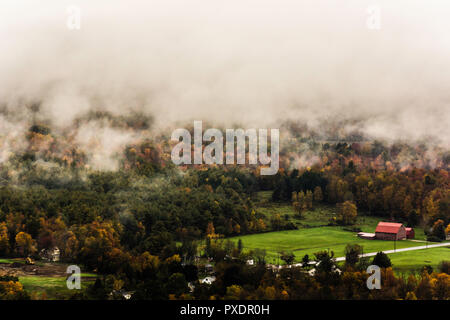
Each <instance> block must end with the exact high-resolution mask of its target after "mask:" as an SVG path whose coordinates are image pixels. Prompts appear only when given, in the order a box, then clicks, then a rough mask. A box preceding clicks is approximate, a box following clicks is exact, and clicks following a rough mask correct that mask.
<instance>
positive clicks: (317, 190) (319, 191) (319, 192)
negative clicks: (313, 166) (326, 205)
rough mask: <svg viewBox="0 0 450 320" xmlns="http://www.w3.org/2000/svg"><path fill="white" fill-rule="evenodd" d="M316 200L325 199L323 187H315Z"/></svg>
mask: <svg viewBox="0 0 450 320" xmlns="http://www.w3.org/2000/svg"><path fill="white" fill-rule="evenodd" d="M314 201H316V202H322V201H323V193H322V188H321V187H319V186H317V187H315V188H314Z"/></svg>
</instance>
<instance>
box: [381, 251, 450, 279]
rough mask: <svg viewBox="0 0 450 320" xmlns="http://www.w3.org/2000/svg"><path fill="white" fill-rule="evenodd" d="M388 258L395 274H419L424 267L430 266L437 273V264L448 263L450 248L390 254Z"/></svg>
mask: <svg viewBox="0 0 450 320" xmlns="http://www.w3.org/2000/svg"><path fill="white" fill-rule="evenodd" d="M389 258H390V259H391V262H392V267H393V269H394V270H395V271H396V272H397V273H410V272H415V273H419V272H420V270H421V269H422V267H423V266H424V265H430V266H431V267H433V270H434V271H438V265H439V262H441V261H442V260H448V261H450V247H442V248H432V249H424V250H414V251H407V252H398V253H392V254H389Z"/></svg>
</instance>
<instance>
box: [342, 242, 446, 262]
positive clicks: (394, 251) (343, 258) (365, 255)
mask: <svg viewBox="0 0 450 320" xmlns="http://www.w3.org/2000/svg"><path fill="white" fill-rule="evenodd" d="M447 246H450V242H444V243H437V244H429V245H425V246H418V247H410V248H403V249H396V250H386V251H383V252H384V253H386V254H388V253H397V252H404V251H412V250H422V249H430V248H438V247H447ZM377 253H378V252H370V253H364V254H362V255H360V257H373V256H375V255H376V254H377ZM336 261H345V257H339V258H336Z"/></svg>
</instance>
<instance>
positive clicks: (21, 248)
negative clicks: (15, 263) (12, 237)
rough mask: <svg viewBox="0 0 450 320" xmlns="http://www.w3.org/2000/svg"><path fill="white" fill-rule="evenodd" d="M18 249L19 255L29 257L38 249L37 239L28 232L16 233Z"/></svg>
mask: <svg viewBox="0 0 450 320" xmlns="http://www.w3.org/2000/svg"><path fill="white" fill-rule="evenodd" d="M16 250H17V253H18V254H19V255H21V256H23V257H27V256H28V255H30V254H33V253H35V252H36V251H37V249H36V241H34V240H33V238H31V235H29V234H28V233H26V232H23V231H22V232H19V233H18V234H17V235H16Z"/></svg>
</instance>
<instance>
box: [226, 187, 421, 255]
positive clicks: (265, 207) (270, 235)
mask: <svg viewBox="0 0 450 320" xmlns="http://www.w3.org/2000/svg"><path fill="white" fill-rule="evenodd" d="M270 198H271V192H270V191H262V192H259V193H258V196H257V201H256V204H257V209H256V211H257V212H258V213H260V214H263V215H264V216H265V219H266V221H267V222H269V221H270V219H271V217H272V216H273V215H275V214H279V215H280V216H281V217H282V218H283V219H286V218H287V219H289V220H290V221H292V222H294V223H295V224H296V225H297V227H298V228H299V229H298V230H289V231H275V232H267V233H260V234H253V235H245V236H239V237H233V238H230V240H232V241H234V242H237V241H238V239H241V240H242V242H243V245H244V251H247V252H248V251H249V250H253V249H265V250H266V253H267V257H266V260H267V262H268V263H282V261H279V260H278V256H279V253H280V252H282V251H292V252H293V253H294V254H295V256H296V259H295V261H300V260H301V259H302V257H303V256H304V255H305V254H308V255H309V256H310V257H311V258H313V254H314V253H316V252H318V251H322V250H330V251H334V253H335V257H341V256H344V255H345V247H346V245H347V244H359V245H362V246H363V250H364V252H377V251H384V250H392V249H394V242H393V241H383V240H364V239H360V238H358V237H357V235H356V234H357V232H356V231H349V230H352V229H360V230H361V231H364V232H372V233H373V232H374V231H375V227H376V226H377V224H378V222H380V221H382V220H383V219H382V218H380V217H374V216H368V215H365V214H364V212H358V219H357V222H356V224H355V225H353V226H351V227H347V228H345V227H340V226H328V223H329V221H330V218H331V217H333V216H334V215H335V214H336V207H335V206H328V205H315V206H314V209H312V210H308V211H306V212H305V213H303V216H302V218H301V219H299V218H298V217H297V216H296V215H295V212H294V210H293V207H292V205H291V204H290V203H273V202H271V201H270ZM415 239H416V240H424V239H425V235H424V233H423V230H422V229H420V228H415ZM420 245H423V243H421V242H414V241H410V240H403V241H397V242H396V248H399V249H400V248H408V247H415V246H420Z"/></svg>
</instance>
